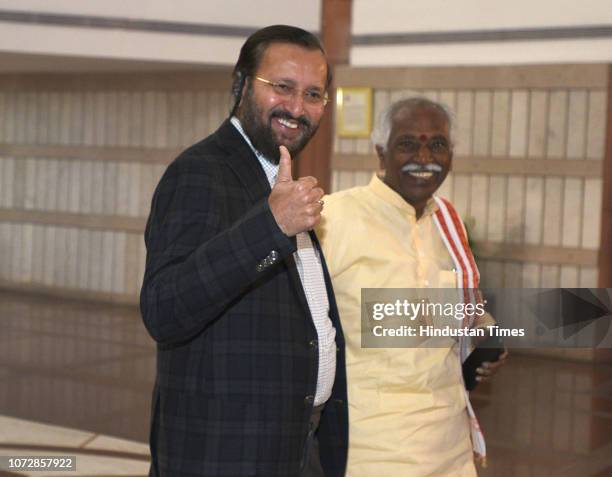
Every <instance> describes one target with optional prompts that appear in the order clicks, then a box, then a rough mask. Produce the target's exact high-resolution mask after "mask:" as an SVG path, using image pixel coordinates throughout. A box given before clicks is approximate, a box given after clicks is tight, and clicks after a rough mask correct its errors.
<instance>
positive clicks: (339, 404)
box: [334, 399, 344, 406]
mask: <svg viewBox="0 0 612 477" xmlns="http://www.w3.org/2000/svg"><path fill="white" fill-rule="evenodd" d="M334 402H335V403H336V404H337V405H338V406H342V405H343V404H344V399H334Z"/></svg>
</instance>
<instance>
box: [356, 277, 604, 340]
mask: <svg viewBox="0 0 612 477" xmlns="http://www.w3.org/2000/svg"><path fill="white" fill-rule="evenodd" d="M361 305H362V308H361V332H362V333H361V344H362V347H366V348H386V347H389V348H410V347H447V346H449V343H451V342H452V341H457V340H459V339H461V337H464V336H466V337H485V336H494V337H499V338H503V341H504V343H505V345H506V346H507V347H512V348H535V347H547V348H550V347H563V348H568V347H593V348H612V330H611V326H610V324H611V320H612V289H605V288H598V289H594V288H554V289H551V288H546V289H536V288H529V289H509V288H504V289H491V288H489V289H480V290H465V289H457V288H438V289H430V288H402V289H396V288H385V289H381V288H364V289H362V293H361Z"/></svg>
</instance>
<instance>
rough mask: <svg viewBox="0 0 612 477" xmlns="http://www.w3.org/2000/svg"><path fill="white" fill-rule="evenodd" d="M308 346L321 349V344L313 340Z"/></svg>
mask: <svg viewBox="0 0 612 477" xmlns="http://www.w3.org/2000/svg"><path fill="white" fill-rule="evenodd" d="M308 345H309V346H310V347H311V348H313V349H317V348H318V347H319V342H318V341H317V340H312V341H311V342H310V343H308Z"/></svg>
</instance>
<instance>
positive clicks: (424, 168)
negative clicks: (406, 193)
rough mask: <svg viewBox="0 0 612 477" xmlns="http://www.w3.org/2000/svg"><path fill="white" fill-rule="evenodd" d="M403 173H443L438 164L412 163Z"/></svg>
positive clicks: (403, 168) (405, 167) (404, 168)
mask: <svg viewBox="0 0 612 477" xmlns="http://www.w3.org/2000/svg"><path fill="white" fill-rule="evenodd" d="M402 172H442V167H441V166H440V165H438V164H415V163H413V162H411V163H410V164H406V165H405V166H404V167H402Z"/></svg>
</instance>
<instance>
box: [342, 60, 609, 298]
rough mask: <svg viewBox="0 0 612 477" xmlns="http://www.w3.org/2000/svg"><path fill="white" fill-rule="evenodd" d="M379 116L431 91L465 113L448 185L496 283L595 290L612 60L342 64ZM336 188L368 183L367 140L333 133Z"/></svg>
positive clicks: (486, 279) (459, 118)
mask: <svg viewBox="0 0 612 477" xmlns="http://www.w3.org/2000/svg"><path fill="white" fill-rule="evenodd" d="M338 84H339V86H351V85H352V86H361V85H373V86H374V111H375V113H376V114H377V113H378V112H379V111H380V110H381V109H382V108H384V107H385V106H386V105H387V104H389V103H390V102H392V101H394V100H397V99H399V98H402V97H406V96H410V95H423V96H426V97H429V98H432V99H435V100H439V101H442V102H444V103H446V104H447V105H448V106H449V107H450V108H451V109H452V110H453V111H454V112H455V113H456V131H455V141H456V148H455V160H454V171H453V172H452V173H451V174H450V175H449V177H448V178H447V180H446V181H445V183H444V184H443V186H442V188H441V190H440V191H439V193H440V194H441V195H443V196H446V197H447V198H449V199H450V200H451V201H452V202H453V203H454V204H455V206H456V207H457V209H458V210H459V212H460V214H461V215H462V217H463V218H464V219H467V221H468V222H470V223H472V225H473V226H472V227H471V234H472V238H473V239H474V240H475V241H476V243H477V245H476V253H477V254H478V255H479V260H478V262H479V266H480V269H481V273H482V276H483V286H489V287H559V286H563V287H596V286H597V253H598V250H599V235H600V216H601V194H602V178H601V174H602V159H603V155H604V146H605V127H606V107H607V92H606V91H607V68H606V67H600V66H591V67H585V66H572V65H564V66H558V67H556V66H547V67H505V68H501V67H487V68H475V67H473V68H412V69H406V68H404V69H402V68H397V69H348V68H347V69H345V70H342V71H340V72H339V73H338ZM332 164H333V180H332V183H333V189H334V190H340V189H344V188H347V187H351V186H354V185H361V184H365V183H367V182H368V181H369V178H370V176H371V174H372V172H373V171H374V170H376V168H377V165H378V164H377V161H376V159H375V158H374V155H373V148H372V146H371V145H370V142H369V140H368V139H345V138H336V141H335V152H334V158H333V161H332Z"/></svg>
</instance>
